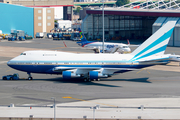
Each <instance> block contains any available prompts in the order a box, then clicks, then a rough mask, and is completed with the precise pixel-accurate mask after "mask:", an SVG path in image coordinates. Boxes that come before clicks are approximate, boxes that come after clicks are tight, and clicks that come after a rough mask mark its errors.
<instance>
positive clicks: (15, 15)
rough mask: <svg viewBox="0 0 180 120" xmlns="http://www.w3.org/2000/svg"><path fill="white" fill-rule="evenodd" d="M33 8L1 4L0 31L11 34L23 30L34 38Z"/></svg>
mask: <svg viewBox="0 0 180 120" xmlns="http://www.w3.org/2000/svg"><path fill="white" fill-rule="evenodd" d="M33 11H34V10H33V8H28V7H23V6H17V5H11V4H5V3H0V30H2V32H3V33H6V34H9V33H11V30H12V29H14V30H23V31H25V33H27V34H28V35H31V36H34V12H33Z"/></svg>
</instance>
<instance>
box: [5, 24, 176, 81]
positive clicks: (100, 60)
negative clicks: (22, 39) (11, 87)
mask: <svg viewBox="0 0 180 120" xmlns="http://www.w3.org/2000/svg"><path fill="white" fill-rule="evenodd" d="M175 24H176V21H169V22H167V23H166V24H165V25H164V26H162V27H161V28H160V29H159V30H158V31H157V32H155V33H154V34H153V35H152V36H151V37H149V38H148V39H147V40H146V41H145V42H144V43H143V44H141V45H140V46H139V47H138V48H137V49H135V50H134V51H133V52H132V53H130V54H106V53H102V54H75V53H67V52H58V51H25V52H23V53H22V54H21V55H19V56H18V57H15V58H13V59H12V60H10V61H8V63H7V65H8V66H10V67H11V68H14V69H16V70H20V71H24V72H27V73H28V75H29V77H28V79H29V80H31V79H33V78H32V77H31V73H42V74H62V76H63V78H64V79H70V78H71V77H83V78H84V80H85V81H87V80H88V81H90V80H98V79H99V78H101V77H110V76H111V75H113V74H114V73H122V72H128V71H131V70H137V69H141V68H144V67H148V66H153V65H158V64H167V63H168V61H169V60H170V57H169V55H165V54H164V52H165V50H166V47H167V44H168V42H169V39H170V37H171V34H172V32H173V29H174V27H175Z"/></svg>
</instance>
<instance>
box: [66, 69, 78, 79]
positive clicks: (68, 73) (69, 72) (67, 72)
mask: <svg viewBox="0 0 180 120" xmlns="http://www.w3.org/2000/svg"><path fill="white" fill-rule="evenodd" d="M62 76H63V79H71V77H80V75H76V74H75V73H73V71H63V72H62Z"/></svg>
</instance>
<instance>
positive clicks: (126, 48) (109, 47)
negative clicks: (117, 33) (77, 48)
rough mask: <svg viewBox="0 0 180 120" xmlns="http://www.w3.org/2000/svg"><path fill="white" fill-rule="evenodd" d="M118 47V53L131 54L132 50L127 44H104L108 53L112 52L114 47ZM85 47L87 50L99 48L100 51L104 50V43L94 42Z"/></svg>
mask: <svg viewBox="0 0 180 120" xmlns="http://www.w3.org/2000/svg"><path fill="white" fill-rule="evenodd" d="M117 46H118V47H119V49H118V50H117V52H120V53H130V52H131V49H130V48H129V46H128V45H126V44H122V43H109V42H105V43H104V49H105V50H106V51H107V52H108V53H109V52H111V50H112V49H113V48H114V47H117ZM83 47H86V48H99V49H100V50H102V48H103V43H102V42H92V43H89V44H85V45H84V46H83Z"/></svg>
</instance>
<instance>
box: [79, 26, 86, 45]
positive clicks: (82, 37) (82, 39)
mask: <svg viewBox="0 0 180 120" xmlns="http://www.w3.org/2000/svg"><path fill="white" fill-rule="evenodd" d="M78 30H79V35H80V38H81V42H87V39H86V38H85V36H84V34H83V33H82V31H81V29H80V28H78Z"/></svg>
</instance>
